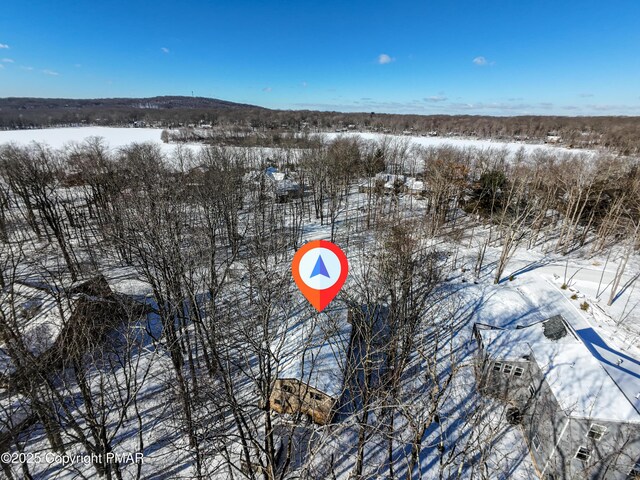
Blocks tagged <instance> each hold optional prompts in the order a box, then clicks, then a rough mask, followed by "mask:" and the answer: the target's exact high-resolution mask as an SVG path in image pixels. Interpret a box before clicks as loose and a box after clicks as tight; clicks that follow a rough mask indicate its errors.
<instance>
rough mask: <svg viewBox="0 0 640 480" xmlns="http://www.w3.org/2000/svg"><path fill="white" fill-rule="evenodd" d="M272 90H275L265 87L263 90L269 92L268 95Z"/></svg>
mask: <svg viewBox="0 0 640 480" xmlns="http://www.w3.org/2000/svg"><path fill="white" fill-rule="evenodd" d="M271 90H273V89H272V88H271V87H264V88H263V89H262V91H263V92H267V93H269V92H270V91H271Z"/></svg>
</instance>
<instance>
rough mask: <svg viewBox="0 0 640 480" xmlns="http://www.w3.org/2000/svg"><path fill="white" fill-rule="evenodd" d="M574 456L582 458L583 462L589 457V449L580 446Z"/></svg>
mask: <svg viewBox="0 0 640 480" xmlns="http://www.w3.org/2000/svg"><path fill="white" fill-rule="evenodd" d="M575 458H577V459H578V460H582V461H583V462H587V461H589V459H590V458H591V450H589V449H588V448H587V447H580V448H578V451H577V452H576V455H575Z"/></svg>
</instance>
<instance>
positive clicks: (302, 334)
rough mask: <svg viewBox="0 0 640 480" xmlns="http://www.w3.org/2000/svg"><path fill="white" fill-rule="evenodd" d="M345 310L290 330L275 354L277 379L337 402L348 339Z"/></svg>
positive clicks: (302, 323) (327, 311)
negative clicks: (296, 383)
mask: <svg viewBox="0 0 640 480" xmlns="http://www.w3.org/2000/svg"><path fill="white" fill-rule="evenodd" d="M347 317H348V313H347V308H345V307H341V308H337V309H336V308H334V309H330V310H325V311H324V312H323V313H322V314H321V315H317V316H313V317H311V318H306V319H304V320H301V321H299V322H298V323H296V324H295V325H293V326H290V327H289V328H288V329H287V330H286V331H285V332H283V333H284V339H283V344H282V348H281V349H280V351H279V352H274V356H275V357H276V360H277V362H278V374H277V377H278V378H279V379H285V378H293V379H296V380H300V381H301V382H304V383H306V384H307V385H309V386H311V387H313V388H316V389H318V390H320V391H321V392H324V393H326V394H327V395H329V396H331V397H333V398H336V399H337V398H338V397H340V395H341V393H342V387H343V380H344V375H343V372H344V368H345V363H346V361H347V351H348V348H349V340H350V336H351V325H350V324H349V322H348V321H347Z"/></svg>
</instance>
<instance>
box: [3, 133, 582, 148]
mask: <svg viewBox="0 0 640 480" xmlns="http://www.w3.org/2000/svg"><path fill="white" fill-rule="evenodd" d="M161 133H162V129H160V128H121V127H78V128H47V129H34V130H6V131H0V144H3V143H7V142H16V143H20V144H27V143H30V142H41V143H46V144H48V145H50V146H51V147H53V148H63V147H65V146H66V145H68V144H70V143H74V142H82V141H83V140H85V139H86V138H88V137H103V138H104V139H105V141H106V143H107V144H108V145H109V146H110V147H111V148H119V147H122V146H125V145H128V144H130V143H132V142H157V143H158V144H160V145H161V146H162V150H163V152H165V153H167V154H170V153H173V151H174V149H175V147H176V145H175V144H165V143H162V141H161V140H160V135H161ZM322 135H324V136H325V137H326V138H328V139H333V138H336V137H338V136H343V137H345V136H346V137H354V136H358V137H360V138H362V139H364V140H380V139H381V138H383V137H387V138H389V139H393V140H399V141H403V140H404V141H409V142H410V143H411V144H413V145H419V146H423V147H441V146H445V145H449V146H452V147H457V148H478V149H482V150H486V149H495V150H501V149H506V150H507V151H509V152H511V153H513V152H516V151H518V150H519V149H521V148H523V149H524V150H525V152H527V153H532V152H533V151H535V150H539V149H544V150H551V151H554V152H557V153H574V154H575V153H593V150H577V149H568V148H563V147H556V146H553V145H546V144H529V143H517V142H498V141H494V140H478V139H467V138H451V137H419V136H400V135H383V134H378V133H360V132H354V133H324V134H322ZM189 147H191V148H197V147H198V145H194V144H191V145H189Z"/></svg>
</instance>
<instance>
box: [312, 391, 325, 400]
mask: <svg viewBox="0 0 640 480" xmlns="http://www.w3.org/2000/svg"><path fill="white" fill-rule="evenodd" d="M309 397H310V398H311V400H315V401H316V402H321V401H322V400H324V396H323V395H321V394H319V393H316V392H309Z"/></svg>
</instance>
